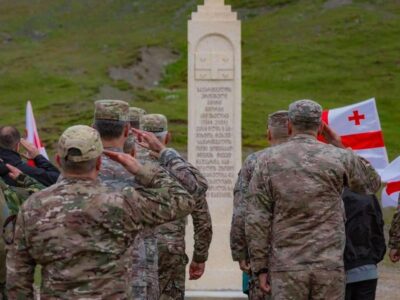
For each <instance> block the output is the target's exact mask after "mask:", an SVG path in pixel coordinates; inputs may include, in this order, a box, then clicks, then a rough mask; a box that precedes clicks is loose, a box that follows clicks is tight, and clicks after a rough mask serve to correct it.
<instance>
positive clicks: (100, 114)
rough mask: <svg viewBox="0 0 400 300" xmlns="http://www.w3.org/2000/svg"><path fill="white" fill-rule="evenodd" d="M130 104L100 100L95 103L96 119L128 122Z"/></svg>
mask: <svg viewBox="0 0 400 300" xmlns="http://www.w3.org/2000/svg"><path fill="white" fill-rule="evenodd" d="M128 114H129V104H128V103H127V102H125V101H121V100H98V101H96V102H95V110H94V119H95V120H111V121H128Z"/></svg>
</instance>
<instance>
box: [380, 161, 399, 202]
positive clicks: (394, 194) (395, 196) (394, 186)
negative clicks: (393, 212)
mask: <svg viewBox="0 0 400 300" xmlns="http://www.w3.org/2000/svg"><path fill="white" fill-rule="evenodd" d="M380 175H381V179H382V181H383V182H386V187H385V188H384V189H383V190H382V206H383V207H389V206H393V207H397V206H398V205H399V204H400V203H399V194H400V157H398V158H396V159H395V160H394V161H392V162H391V163H390V165H388V166H387V167H386V168H385V169H384V170H383V171H382V172H381V173H380Z"/></svg>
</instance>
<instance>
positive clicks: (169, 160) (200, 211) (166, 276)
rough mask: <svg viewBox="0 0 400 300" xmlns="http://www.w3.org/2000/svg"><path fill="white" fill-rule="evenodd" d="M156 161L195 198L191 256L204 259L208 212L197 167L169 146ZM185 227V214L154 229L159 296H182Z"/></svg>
mask: <svg viewBox="0 0 400 300" xmlns="http://www.w3.org/2000/svg"><path fill="white" fill-rule="evenodd" d="M159 164H160V165H161V166H162V167H164V168H165V169H166V170H167V171H168V172H169V173H170V174H171V175H172V176H173V177H175V178H177V179H178V182H180V183H181V184H182V186H183V187H184V188H185V189H186V190H187V191H188V192H189V193H190V194H191V195H192V196H193V197H194V199H195V200H196V205H195V209H194V210H193V211H192V213H191V215H192V219H193V227H194V241H195V245H194V253H193V260H194V261H195V262H198V263H202V262H205V261H207V259H208V249H209V247H210V243H211V239H212V225H211V216H210V212H209V210H208V205H207V201H206V198H205V193H206V191H207V188H208V184H207V180H206V179H205V177H204V176H203V175H202V174H201V173H200V172H199V170H198V169H196V168H195V167H194V166H192V165H191V164H190V163H188V162H187V161H186V160H184V159H183V158H182V157H181V156H180V155H179V153H178V152H176V151H175V150H173V149H171V148H167V149H165V150H164V151H163V152H162V153H161V155H160V158H159ZM185 227H186V218H181V219H178V220H176V221H174V222H170V223H167V224H164V225H161V226H159V227H157V229H156V237H157V246H158V255H159V257H158V258H159V259H158V264H159V270H158V274H159V284H160V292H161V297H160V299H162V300H166V299H184V294H185V268H186V265H187V263H188V261H189V260H188V257H187V255H186V252H185Z"/></svg>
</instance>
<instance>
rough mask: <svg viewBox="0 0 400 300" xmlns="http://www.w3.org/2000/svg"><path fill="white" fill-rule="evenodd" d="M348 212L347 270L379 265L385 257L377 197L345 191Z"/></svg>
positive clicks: (345, 260)
mask: <svg viewBox="0 0 400 300" xmlns="http://www.w3.org/2000/svg"><path fill="white" fill-rule="evenodd" d="M342 197H343V201H344V206H345V210H346V219H347V221H346V248H345V251H344V266H345V269H346V270H350V269H353V268H357V267H360V266H363V265H368V264H377V263H378V262H380V261H381V260H382V259H383V257H384V256H385V253H386V243H385V236H384V232H383V227H384V221H383V217H382V210H381V207H380V205H379V202H378V199H377V198H376V197H375V195H369V196H365V195H360V194H356V193H353V192H351V191H350V190H348V189H345V191H344V193H343V196H342Z"/></svg>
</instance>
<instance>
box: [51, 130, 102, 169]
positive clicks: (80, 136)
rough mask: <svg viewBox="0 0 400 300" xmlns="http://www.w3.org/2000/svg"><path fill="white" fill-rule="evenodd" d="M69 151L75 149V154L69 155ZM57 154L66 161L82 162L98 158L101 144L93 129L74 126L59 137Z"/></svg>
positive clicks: (100, 152) (97, 134)
mask: <svg viewBox="0 0 400 300" xmlns="http://www.w3.org/2000/svg"><path fill="white" fill-rule="evenodd" d="M71 149H77V150H78V151H77V154H76V155H70V154H69V151H70V150H71ZM57 153H58V155H60V157H61V158H64V159H66V160H69V161H73V162H83V161H88V160H91V159H95V158H97V157H99V156H100V155H101V154H102V153H103V144H102V142H101V139H100V135H99V133H98V132H97V131H96V130H95V129H93V128H92V127H89V126H85V125H76V126H72V127H70V128H68V129H67V130H65V131H64V133H63V134H62V135H61V137H60V139H59V141H58V147H57Z"/></svg>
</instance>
